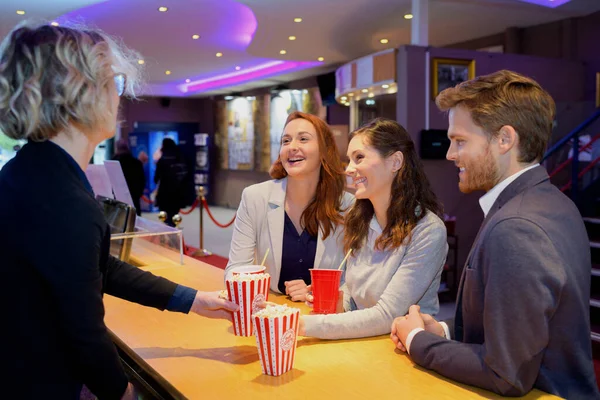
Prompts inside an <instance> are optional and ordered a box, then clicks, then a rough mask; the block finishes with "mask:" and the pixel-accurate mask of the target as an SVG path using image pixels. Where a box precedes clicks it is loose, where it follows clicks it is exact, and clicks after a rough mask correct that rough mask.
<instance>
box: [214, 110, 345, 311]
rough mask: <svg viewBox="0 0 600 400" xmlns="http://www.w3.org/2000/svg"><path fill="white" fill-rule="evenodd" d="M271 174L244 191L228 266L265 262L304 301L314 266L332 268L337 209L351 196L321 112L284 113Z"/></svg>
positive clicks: (274, 278)
mask: <svg viewBox="0 0 600 400" xmlns="http://www.w3.org/2000/svg"><path fill="white" fill-rule="evenodd" d="M270 174H271V177H272V178H274V180H270V181H267V182H263V183H259V184H256V185H252V186H249V187H247V188H246V189H244V191H243V192H242V200H241V202H240V206H239V208H238V211H237V215H236V219H235V224H234V229H233V237H232V239H231V249H230V251H229V262H228V263H227V268H226V270H225V274H226V276H227V274H228V273H229V271H231V269H232V268H234V267H236V266H241V265H248V264H253V263H259V262H260V260H261V259H262V258H263V257H264V255H265V254H266V252H267V249H269V250H270V252H269V254H268V256H267V259H266V262H265V265H266V267H267V269H266V272H268V273H269V274H270V275H271V289H272V290H273V291H275V292H277V293H285V294H287V295H289V296H290V297H291V299H292V300H293V301H305V300H306V294H307V293H308V290H309V288H308V285H310V282H311V278H310V271H309V269H311V268H333V266H334V265H335V266H337V265H338V264H339V263H340V262H341V261H342V259H343V258H344V254H343V252H342V244H341V238H342V232H343V229H342V226H341V225H342V221H343V217H342V214H341V213H342V211H343V210H344V209H346V208H347V207H348V206H349V205H350V204H351V203H352V201H353V197H352V196H351V195H350V194H348V193H345V192H344V187H345V178H344V174H343V169H342V167H341V161H340V156H339V154H338V151H337V148H336V145H335V140H334V138H333V134H332V133H331V129H330V128H329V126H328V125H327V124H326V123H325V122H323V120H321V119H320V118H318V117H316V116H314V115H310V114H305V113H303V112H299V111H295V112H293V113H291V114H290V115H289V116H288V119H287V121H286V123H285V127H284V131H283V134H282V137H281V150H280V151H279V157H278V158H277V160H276V161H275V162H274V163H273V165H272V166H271V171H270Z"/></svg>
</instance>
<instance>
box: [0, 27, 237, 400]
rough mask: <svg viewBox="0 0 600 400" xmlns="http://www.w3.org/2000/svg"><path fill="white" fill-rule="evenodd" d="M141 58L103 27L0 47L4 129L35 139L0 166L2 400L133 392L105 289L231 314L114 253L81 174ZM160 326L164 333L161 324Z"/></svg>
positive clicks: (212, 296) (110, 128)
mask: <svg viewBox="0 0 600 400" xmlns="http://www.w3.org/2000/svg"><path fill="white" fill-rule="evenodd" d="M138 58H139V56H138V55H137V54H136V53H134V52H132V51H130V50H128V49H127V48H125V47H124V46H122V45H118V44H117V42H116V41H115V40H113V39H111V38H110V37H109V36H107V35H105V34H103V33H102V32H100V31H97V30H86V29H81V28H78V29H75V28H69V27H66V26H56V27H55V26H51V25H45V24H44V25H27V24H24V25H19V26H17V27H16V28H15V29H13V30H12V31H11V32H10V33H9V34H8V35H7V36H6V38H5V39H4V41H3V42H2V45H0V116H2V117H1V118H0V131H2V132H4V133H5V134H6V135H7V136H9V137H11V138H13V139H27V140H28V143H27V144H25V146H23V148H22V149H21V150H20V151H19V152H18V153H17V155H16V157H15V158H13V159H12V160H11V161H9V162H8V163H7V164H6V166H5V167H4V168H3V169H2V170H1V171H0V193H1V195H0V220H1V221H2V224H1V225H0V254H2V262H1V263H0V273H1V274H2V279H3V281H4V282H5V285H4V287H3V289H2V290H1V291H0V301H1V302H2V304H4V305H5V307H4V310H3V314H2V316H3V321H4V323H3V326H4V327H5V328H4V329H0V341H1V342H2V343H4V344H5V346H4V349H3V356H2V361H0V363H1V364H2V396H3V398H7V399H42V398H44V399H66V400H69V399H71V400H75V399H79V396H80V392H81V388H82V386H83V385H84V384H85V385H86V386H87V387H88V388H89V389H90V390H91V392H92V393H93V394H94V395H96V396H97V397H98V398H100V399H121V398H122V399H135V398H137V396H136V393H135V390H134V389H133V386H132V385H131V384H128V381H127V376H126V375H125V371H124V370H123V366H122V364H121V360H120V359H119V356H118V354H117V350H116V348H115V345H114V344H113V342H112V340H111V338H110V336H109V333H108V329H107V327H106V325H105V324H104V304H103V301H102V296H103V294H104V293H108V294H111V295H113V296H117V297H120V298H122V299H125V300H129V301H134V302H136V303H139V304H142V305H146V306H150V307H155V308H158V309H160V310H165V309H166V310H169V311H176V312H183V313H188V312H190V311H192V312H195V313H197V314H199V315H203V316H205V317H210V318H225V319H231V313H230V311H233V310H235V309H237V306H236V305H235V304H233V303H230V302H228V301H225V300H222V299H220V298H219V297H218V292H199V291H196V290H194V289H192V288H188V287H185V286H181V285H177V284H176V283H174V282H171V281H169V280H167V279H164V278H161V277H157V276H154V275H153V274H151V273H149V272H146V271H142V270H141V269H138V268H135V267H133V266H131V265H129V264H127V263H124V262H122V261H120V260H118V259H116V258H114V257H112V256H110V255H109V246H110V229H109V227H108V224H107V223H106V221H105V219H104V215H103V212H102V209H101V208H100V204H99V203H98V202H97V201H96V199H95V196H94V193H93V191H92V187H91V186H90V183H89V182H88V180H87V179H86V176H85V173H84V170H85V169H86V167H87V165H88V162H89V160H90V159H91V157H92V155H93V153H94V149H95V148H96V146H97V145H98V144H99V143H100V142H102V141H104V140H106V139H108V138H111V137H112V136H114V134H115V131H116V127H117V114H118V107H119V102H120V96H122V95H125V94H127V95H129V96H133V95H134V89H135V88H136V87H137V86H138V81H139V78H138V77H139V71H138V68H139V66H138V64H137V59H138ZM157 328H159V327H158V326H157Z"/></svg>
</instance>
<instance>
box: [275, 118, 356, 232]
mask: <svg viewBox="0 0 600 400" xmlns="http://www.w3.org/2000/svg"><path fill="white" fill-rule="evenodd" d="M299 118H301V119H305V120H307V121H308V122H310V123H311V124H312V125H313V126H314V127H315V130H316V131H317V138H318V142H319V153H320V155H321V171H320V174H319V183H318V184H317V193H316V195H315V197H314V199H313V200H312V201H311V202H310V203H309V204H308V206H307V207H306V209H305V210H304V212H303V213H302V216H301V217H300V223H301V224H302V226H303V227H304V228H305V229H306V231H307V232H308V233H309V234H310V235H312V236H317V233H318V230H319V228H321V230H322V232H323V239H325V238H327V236H329V235H330V234H331V233H332V232H333V231H334V230H335V228H336V227H337V226H338V225H339V224H341V223H342V222H343V218H342V216H341V214H340V211H341V202H342V195H343V193H344V188H345V186H346V179H345V176H344V168H343V166H342V160H341V159H340V156H339V154H338V151H337V146H336V145H335V140H334V139H333V133H332V132H331V128H329V126H328V125H327V124H326V123H325V122H324V121H323V120H322V119H321V118H319V117H316V116H314V115H311V114H306V113H303V112H300V111H295V112H293V113H291V114H290V115H289V116H288V118H287V121H285V125H286V126H287V124H289V123H290V122H291V121H293V120H295V119H299ZM269 173H270V175H271V177H272V178H273V179H282V178H285V177H286V176H287V171H286V170H285V168H284V167H283V164H282V162H281V158H280V157H277V160H275V162H274V163H273V165H272V166H271V169H270V171H269Z"/></svg>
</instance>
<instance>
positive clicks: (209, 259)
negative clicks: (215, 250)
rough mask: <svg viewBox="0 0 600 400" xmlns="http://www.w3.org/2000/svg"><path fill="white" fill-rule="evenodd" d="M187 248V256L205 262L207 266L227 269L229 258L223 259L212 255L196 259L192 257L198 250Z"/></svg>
mask: <svg viewBox="0 0 600 400" xmlns="http://www.w3.org/2000/svg"><path fill="white" fill-rule="evenodd" d="M186 247H187V251H186V254H187V255H188V256H190V257H192V258H195V259H196V260H199V261H202V262H205V263H207V264H210V265H213V266H215V267H217V268H221V269H225V267H226V266H227V261H229V260H228V259H227V258H225V257H221V256H218V255H216V254H212V255H210V256H206V257H194V256H192V254H193V253H194V252H195V251H196V250H197V249H196V248H195V247H192V246H186Z"/></svg>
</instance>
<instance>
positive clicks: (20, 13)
mask: <svg viewBox="0 0 600 400" xmlns="http://www.w3.org/2000/svg"><path fill="white" fill-rule="evenodd" d="M17 14H19V15H25V11H23V10H17Z"/></svg>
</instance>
